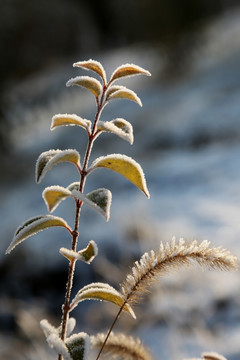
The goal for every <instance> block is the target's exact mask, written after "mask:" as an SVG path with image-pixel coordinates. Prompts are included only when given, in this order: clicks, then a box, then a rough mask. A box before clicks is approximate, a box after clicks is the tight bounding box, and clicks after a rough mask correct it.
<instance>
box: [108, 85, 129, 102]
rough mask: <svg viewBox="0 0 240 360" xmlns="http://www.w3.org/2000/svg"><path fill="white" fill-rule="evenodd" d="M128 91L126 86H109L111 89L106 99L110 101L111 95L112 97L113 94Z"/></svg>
mask: <svg viewBox="0 0 240 360" xmlns="http://www.w3.org/2000/svg"><path fill="white" fill-rule="evenodd" d="M124 89H126V86H122V85H111V86H109V88H108V89H107V91H106V99H107V100H108V97H109V96H110V95H112V94H113V93H115V92H116V91H118V90H124Z"/></svg>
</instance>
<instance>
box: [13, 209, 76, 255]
mask: <svg viewBox="0 0 240 360" xmlns="http://www.w3.org/2000/svg"><path fill="white" fill-rule="evenodd" d="M53 226H62V227H65V228H66V229H67V230H68V231H70V232H71V228H70V227H69V226H68V224H67V222H66V221H65V220H64V219H62V218H60V217H58V216H53V215H40V216H35V217H33V218H31V219H29V220H27V221H26V222H24V223H23V225H21V226H19V228H18V229H17V230H16V233H15V235H14V237H13V239H12V242H11V244H10V245H9V247H8V249H7V251H6V254H9V253H10V252H11V251H12V250H13V249H14V248H15V246H16V245H18V244H20V243H21V242H22V241H24V240H26V239H27V238H29V237H30V236H32V235H35V234H37V233H38V232H40V231H42V230H44V229H47V228H49V227H53Z"/></svg>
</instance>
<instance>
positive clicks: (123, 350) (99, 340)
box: [91, 333, 153, 360]
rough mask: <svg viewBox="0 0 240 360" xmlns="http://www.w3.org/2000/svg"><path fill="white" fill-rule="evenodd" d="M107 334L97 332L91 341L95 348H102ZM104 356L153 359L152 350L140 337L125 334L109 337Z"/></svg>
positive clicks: (137, 359)
mask: <svg viewBox="0 0 240 360" xmlns="http://www.w3.org/2000/svg"><path fill="white" fill-rule="evenodd" d="M105 338H106V334H97V335H96V336H92V337H91V343H92V345H93V346H94V347H95V348H101V347H102V345H103V342H104V340H105ZM103 356H105V357H106V358H107V357H108V356H109V358H111V359H125V360H153V358H152V356H151V355H150V352H149V351H148V350H147V349H146V348H145V347H144V346H143V344H142V343H141V340H140V339H134V338H133V337H131V336H126V335H124V334H116V335H115V334H114V333H111V335H110V336H109V338H108V341H107V343H106V345H105V347H104V352H103Z"/></svg>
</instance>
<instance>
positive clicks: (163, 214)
mask: <svg viewBox="0 0 240 360" xmlns="http://www.w3.org/2000/svg"><path fill="white" fill-rule="evenodd" d="M239 20H240V12H239V11H236V10H235V11H234V12H232V13H228V14H226V15H225V16H224V17H222V18H221V19H219V20H218V21H217V22H215V23H214V24H212V25H211V26H210V27H208V28H207V29H206V33H205V36H204V39H205V43H204V44H203V45H202V46H201V47H199V48H198V49H197V50H196V52H195V54H193V56H192V60H191V61H192V62H193V63H192V65H191V70H190V71H189V72H186V75H185V76H184V77H180V78H178V79H175V81H171V82H169V83H166V82H163V83H161V82H159V81H156V77H155V76H154V75H155V72H156V73H157V72H158V71H159V67H158V63H161V61H160V60H158V57H157V55H156V54H155V53H154V51H152V50H151V51H150V50H147V51H143V50H131V51H130V50H129V49H125V50H119V51H116V52H114V53H111V54H104V55H102V56H101V58H99V59H97V60H100V61H102V62H103V65H104V66H105V68H106V69H110V70H113V69H114V67H116V66H118V65H119V64H121V63H124V62H134V63H136V64H138V65H141V66H143V67H145V68H147V69H148V70H150V71H151V72H152V74H153V78H150V79H149V78H138V79H136V80H134V81H133V80H130V79H129V80H127V81H126V84H127V85H128V86H129V87H131V88H133V89H134V90H136V91H137V93H138V95H139V96H140V97H141V99H142V102H143V108H142V109H140V108H138V107H137V105H136V104H133V103H131V102H126V101H124V100H123V101H121V102H117V101H116V103H115V104H110V105H109V108H108V109H106V112H105V113H104V116H103V120H111V119H112V118H113V117H124V118H126V120H128V121H131V122H132V124H133V127H134V130H135V143H134V145H133V146H132V147H131V146H130V145H128V144H127V143H125V142H124V141H123V140H121V139H117V138H115V137H113V136H112V137H111V136H110V135H108V134H104V135H103V136H102V138H99V140H97V141H96V147H95V150H94V153H93V159H94V157H96V156H100V155H105V154H107V153H109V152H112V153H118V152H119V153H124V154H126V155H129V156H132V157H133V158H134V159H135V160H136V161H138V162H139V163H140V164H141V165H142V167H143V169H144V172H145V174H146V178H147V182H148V187H149V190H150V194H151V198H150V200H147V199H146V198H145V197H144V195H142V193H140V192H139V191H138V190H137V189H135V188H134V186H133V185H132V184H131V183H128V182H127V181H126V180H125V179H123V178H121V177H120V176H119V175H116V174H112V173H109V172H107V171H103V170H98V171H96V172H95V173H94V174H93V175H92V176H91V177H89V181H88V184H87V189H88V190H89V191H90V190H92V189H94V188H95V187H96V186H98V187H102V186H104V187H107V188H109V189H110V190H111V191H112V193H113V203H112V207H111V218H110V221H109V223H107V224H106V223H105V222H104V219H103V218H101V217H100V216H99V215H98V214H95V213H94V212H93V211H92V210H91V209H85V210H84V211H83V213H82V219H81V226H82V230H81V236H82V239H83V241H84V242H87V241H89V240H90V239H94V240H95V241H96V242H97V243H98V246H99V250H100V254H99V261H98V260H97V259H96V265H95V268H96V269H97V270H99V272H100V273H101V274H104V275H105V276H107V275H108V276H109V273H110V274H112V273H115V274H116V276H117V279H114V278H112V276H109V278H108V279H107V280H108V281H110V282H111V283H113V284H114V283H118V282H119V281H120V282H121V281H122V280H124V274H126V273H128V269H129V262H128V257H130V258H131V259H133V258H137V257H138V256H140V254H141V253H142V252H144V251H146V250H150V249H151V248H157V247H158V244H159V242H160V241H164V242H166V241H169V240H171V238H172V236H174V235H175V236H176V237H177V238H178V237H184V238H186V239H189V240H192V239H197V240H202V239H208V240H210V241H211V242H212V244H214V246H220V245H222V246H223V247H225V248H228V249H229V250H230V251H231V252H233V253H234V254H236V255H237V256H238V257H240V244H239V237H240V221H239V219H240V142H239V140H240V85H239V84H240V65H239V64H240V21H239ZM75 60H78V59H74V60H73V61H75ZM63 68H64V71H66V72H65V73H64V71H63ZM63 68H59V69H58V71H57V70H56V73H55V76H52V77H51V78H50V79H49V76H48V74H46V75H45V77H41V78H40V79H39V78H38V79H35V80H32V81H31V82H30V83H26V84H24V85H23V88H24V89H25V91H29V92H31V86H34V85H37V84H40V83H41V84H42V83H43V82H44V81H43V80H46V83H47V84H48V85H49V87H51V86H52V88H56V87H57V84H59V82H60V79H61V80H62V82H63V83H64V82H66V81H67V80H68V77H67V76H68V74H69V78H70V77H71V76H72V74H74V75H76V72H73V71H72V70H71V71H69V70H66V69H67V68H66V67H65V66H64V67H63ZM68 71H69V73H68ZM63 73H64V76H65V75H66V77H64V76H63ZM108 73H110V71H108ZM154 78H155V79H154ZM56 79H57V80H56ZM42 86H43V90H42V91H44V85H42ZM45 86H46V85H45ZM17 91H20V90H19V89H18V90H16V92H15V98H16V94H17V93H18V92H17ZM22 91H23V90H22ZM15 98H14V96H13V99H15ZM13 102H14V104H15V108H12V110H11V112H10V111H9V112H8V116H9V117H10V118H11V119H14V118H16V116H17V114H18V113H20V114H21V116H20V120H19V124H20V125H17V124H16V126H15V131H14V132H13V135H12V136H13V137H14V139H15V144H16V145H15V150H14V151H15V152H16V153H17V152H18V153H19V154H20V161H24V156H26V154H28V153H31V154H33V155H35V154H36V157H37V156H38V155H39V154H40V153H41V152H42V151H46V150H48V149H50V148H64V147H66V148H75V147H77V148H79V147H80V151H82V150H83V149H84V144H85V138H84V136H82V135H81V137H80V140H79V138H78V135H79V133H82V132H83V131H82V130H81V129H80V130H79V132H77V131H76V129H74V128H70V129H69V128H68V129H58V130H55V131H54V132H50V131H49V130H48V129H49V125H50V121H51V117H52V116H53V115H54V114H55V113H61V112H62V113H68V112H70V113H77V114H78V115H81V116H83V117H86V118H91V116H92V109H93V106H92V105H93V101H92V99H91V96H90V95H89V94H86V93H85V92H84V91H83V90H79V89H66V90H65V89H61V91H60V92H59V95H58V96H57V97H53V100H52V101H50V102H49V103H48V104H47V106H46V104H44V105H43V106H38V107H36V106H35V107H34V109H32V108H31V106H29V107H28V108H26V105H25V108H24V107H23V108H21V104H20V103H18V101H17V100H14V101H13ZM34 164H35V160H31V161H29V167H32V168H33V171H32V174H33V175H32V177H30V178H29V179H28V180H25V181H24V182H20V183H19V184H18V182H17V179H11V181H10V187H8V186H7V185H6V184H4V185H3V186H2V191H1V205H0V218H1V255H0V263H2V262H3V261H5V259H4V257H3V256H4V255H3V252H4V250H5V249H6V248H7V246H8V244H9V241H10V240H11V236H12V233H13V232H14V230H15V228H16V227H17V226H18V225H19V224H20V223H21V222H22V221H24V220H26V219H27V218H29V217H32V216H34V215H38V214H41V213H46V212H47V211H46V209H45V205H44V203H43V201H41V190H43V189H44V187H45V186H48V185H53V184H59V185H63V186H67V185H68V184H69V183H71V182H73V181H75V180H76V178H75V177H74V176H75V175H76V173H74V171H73V172H71V165H66V166H63V167H61V166H58V167H56V168H54V169H53V170H52V171H51V173H49V174H47V176H46V178H45V179H44V181H43V183H42V184H40V185H36V184H35V183H34ZM13 180H14V181H13ZM72 205H73V203H72V202H71V200H66V201H65V202H64V203H62V204H61V205H60V206H59V208H58V209H57V210H56V215H58V216H63V217H65V218H66V219H67V220H68V221H69V222H71V219H72V214H73V210H72ZM10 219H11V220H10ZM20 246H21V247H22V248H23V249H24V251H25V252H26V254H28V253H29V254H31V256H27V261H29V266H33V265H34V268H35V269H39V271H40V269H43V268H46V267H47V268H51V267H56V266H57V265H59V264H62V259H61V257H60V256H59V255H58V249H59V248H60V247H61V246H67V239H65V234H62V232H60V231H58V230H57V238H56V230H48V233H47V232H44V234H40V235H38V236H36V237H35V238H32V239H28V240H27V241H26V242H25V243H24V244H22V245H20ZM20 246H19V248H20ZM105 248H106V249H108V252H109V251H110V253H111V252H114V250H116V254H117V255H116V254H115V255H114V259H115V257H116V258H117V259H118V260H120V261H121V262H123V263H124V264H125V265H126V268H123V266H122V265H119V263H117V265H114V264H111V263H110V262H109V261H108V262H107V263H104V264H105V265H106V268H107V269H109V268H111V269H112V272H111V271H110V272H109V271H108V270H106V269H105V270H104V266H101V264H100V263H101V259H102V258H103V257H104V251H105V250H104V249H105ZM109 249H110V250H109ZM15 251H16V253H17V252H18V251H19V250H18V248H17V249H16V250H15ZM8 256H9V257H11V258H12V261H13V258H14V256H16V255H15V253H14V252H13V253H12V254H11V255H8ZM112 257H113V256H112ZM110 260H111V259H110ZM108 267H109V268H108ZM121 269H123V271H121ZM35 271H38V270H35ZM86 271H87V269H86V270H84V273H85V272H86ZM239 285H240V276H239V273H238V272H236V273H231V274H230V273H229V274H228V273H219V272H207V271H206V272H204V273H203V272H202V271H201V270H199V268H197V269H193V270H192V269H191V270H190V271H189V270H188V271H186V270H184V271H180V272H177V273H174V274H171V275H169V276H167V277H166V278H165V279H164V280H163V281H162V282H161V284H159V286H156V287H154V290H153V295H152V297H149V298H147V299H146V301H145V302H144V304H143V309H142V310H141V308H140V306H139V307H138V308H137V311H136V312H137V316H138V320H137V321H138V324H139V326H136V322H135V323H134V324H132V323H130V322H129V321H127V325H128V326H129V328H130V329H132V333H133V334H135V335H137V336H140V337H141V338H142V339H143V341H144V342H145V344H146V345H147V346H148V347H150V348H151V349H152V350H153V353H154V355H155V357H156V358H158V359H162V360H165V359H166V360H168V359H183V358H187V357H191V356H192V357H193V356H195V357H199V356H200V354H201V352H202V351H204V350H206V351H217V352H219V353H222V354H223V355H224V356H226V357H227V358H228V360H237V359H240V345H239V336H240V293H239V291H240V290H239V289H240V286H239ZM63 288H64V286H63ZM3 296H4V294H3ZM95 306H96V304H94V307H95ZM97 306H98V309H99V307H101V306H103V305H102V304H97ZM124 320H125V321H126V319H125V318H124ZM96 322H97V320H96ZM93 324H95V323H94V321H93ZM98 325H99V324H97V325H96V326H98ZM121 326H124V324H123V322H122V323H121ZM0 354H1V350H0ZM9 359H10V358H9ZM12 359H13V358H12Z"/></svg>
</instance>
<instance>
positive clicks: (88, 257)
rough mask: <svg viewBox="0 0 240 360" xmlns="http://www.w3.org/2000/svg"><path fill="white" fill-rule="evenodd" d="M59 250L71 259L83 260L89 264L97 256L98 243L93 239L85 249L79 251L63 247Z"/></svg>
mask: <svg viewBox="0 0 240 360" xmlns="http://www.w3.org/2000/svg"><path fill="white" fill-rule="evenodd" d="M59 252H60V254H62V255H63V256H65V257H66V258H67V259H68V260H69V261H72V260H81V261H84V262H85V263H87V264H90V263H91V262H92V261H93V259H94V258H95V257H96V256H97V254H98V248H97V244H96V243H95V242H94V241H93V240H91V241H90V242H89V244H88V246H87V247H86V248H85V249H83V250H80V251H78V252H76V251H73V250H70V249H66V248H61V249H60V250H59Z"/></svg>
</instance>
